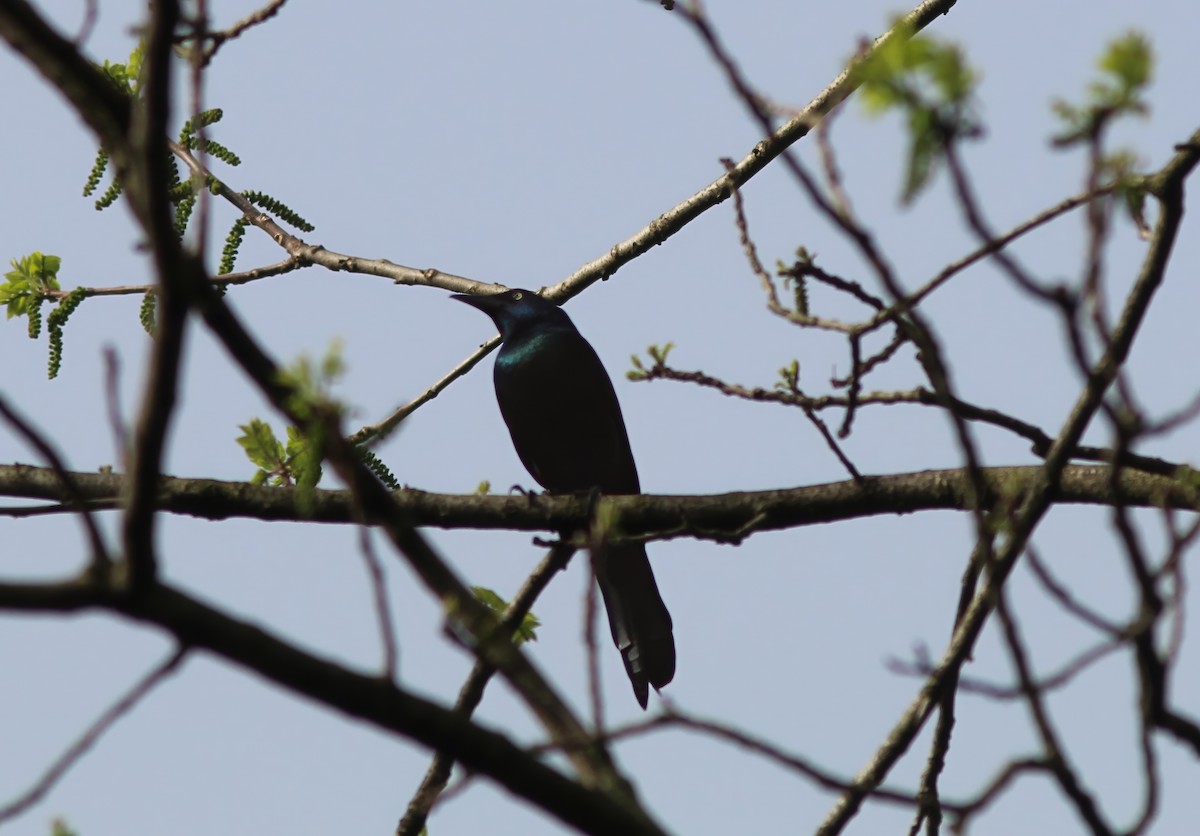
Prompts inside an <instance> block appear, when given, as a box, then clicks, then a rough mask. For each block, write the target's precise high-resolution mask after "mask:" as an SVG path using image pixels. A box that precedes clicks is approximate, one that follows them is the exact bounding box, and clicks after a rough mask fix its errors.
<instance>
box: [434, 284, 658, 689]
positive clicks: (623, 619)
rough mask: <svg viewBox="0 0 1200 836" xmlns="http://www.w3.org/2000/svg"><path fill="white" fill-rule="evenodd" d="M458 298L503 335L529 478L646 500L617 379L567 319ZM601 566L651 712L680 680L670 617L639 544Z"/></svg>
mask: <svg viewBox="0 0 1200 836" xmlns="http://www.w3.org/2000/svg"><path fill="white" fill-rule="evenodd" d="M452 298H454V299H458V300H460V301H462V302H466V303H467V304H468V305H472V306H474V307H476V308H479V310H481V311H483V312H484V313H486V314H487V315H488V316H490V317H491V318H492V321H493V322H495V323H496V328H497V329H499V331H500V338H501V340H502V341H503V345H501V347H500V352H499V354H497V355H496V367H495V382H496V400H498V401H499V402H500V414H501V415H502V416H503V417H504V423H505V424H507V425H508V431H509V433H510V434H511V435H512V440H513V446H514V447H516V448H517V455H518V456H519V457H520V459H521V462H522V464H524V465H525V469H526V470H528V471H529V473H530V475H531V476H533V478H534V479H536V480H537V481H538V483H539V484H540V485H541V486H542V487H544V488H545V489H546V490H548V491H550V492H551V493H588V492H590V491H593V490H598V491H600V492H602V493H607V494H633V493H639V492H640V491H641V487H640V486H639V484H638V475H637V467H636V466H635V465H634V463H633V453H632V452H631V451H630V449H629V436H628V434H627V433H626V432H625V421H624V419H623V418H622V417H621V407H620V405H619V404H618V403H617V395H616V392H614V391H613V385H612V381H611V380H609V377H608V373H607V372H605V371H604V366H603V365H602V364H601V363H600V358H599V357H597V356H596V352H595V350H594V349H593V348H592V347H591V345H589V344H588V341H587V340H585V339H584V338H583V336H582V335H580V333H579V331H577V330H576V329H575V326H574V324H572V322H571V320H570V319H569V318H568V317H567V314H566V312H565V311H563V310H562V308H560V307H558V305H555V304H554V303H553V302H551V301H549V300H547V299H543V298H542V297H540V296H538V295H537V294H536V293H533V292H531V291H528V290H507V291H504V292H503V293H497V294H493V295H488V296H465V295H460V294H456V295H455V296H453V297H452ZM595 567H596V581H597V583H599V585H600V594H601V595H602V596H603V597H604V605H605V608H606V609H607V610H608V624H609V627H610V628H611V629H612V637H613V643H614V644H616V646H617V648H618V649H619V650H620V651H621V656H622V658H623V659H624V660H625V670H626V672H627V673H628V674H629V680H630V682H632V683H633V693H634V695H635V696H636V697H637V701H638V703H639V704H640V705H641V706H642V708H645V707H646V700H647V698H648V696H649V686H650V685H653V686H654V687H655V688H656V689H658V688H662V687H663V686H664V685H666V684H667V683H668V682H670V681H671V677H673V676H674V675H675V640H674V638H673V637H672V634H671V615H670V613H668V612H667V607H666V605H665V604H664V603H663V600H662V597H661V596H660V595H659V592H658V584H656V583H655V581H654V574H653V573H652V572H651V571H650V561H649V560H647V559H646V548H645V546H643V545H642V544H641V543H621V544H611V545H609V546H607V548H604V549H601V550H600V553H599V554H597V555H596V559H595Z"/></svg>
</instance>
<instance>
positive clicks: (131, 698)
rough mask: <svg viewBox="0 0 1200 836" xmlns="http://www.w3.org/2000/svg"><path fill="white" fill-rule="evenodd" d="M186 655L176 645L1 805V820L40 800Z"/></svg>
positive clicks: (20, 812)
mask: <svg viewBox="0 0 1200 836" xmlns="http://www.w3.org/2000/svg"><path fill="white" fill-rule="evenodd" d="M186 655H187V649H186V648H184V647H179V648H177V649H176V650H175V651H174V652H173V653H172V654H171V655H170V656H169V657H168V658H167V659H166V661H164V662H162V663H161V664H159V665H158V666H157V667H155V668H154V669H153V670H151V671H150V672H149V673H148V674H146V675H145V676H144V677H142V678H141V679H140V680H138V682H137V683H136V684H134V686H133V687H132V688H130V689H129V691H128V692H126V694H125V695H124V696H123V697H121V698H120V699H119V700H117V701H116V702H115V703H113V705H112V706H111V707H110V708H109V709H108V710H107V711H105V712H104V713H103V714H101V715H100V716H99V717H97V718H96V720H95V721H94V722H93V723H92V725H90V726H89V727H88V728H87V729H86V730H85V731H84V733H83V734H82V735H80V736H79V738H78V739H77V740H76V741H75V742H74V743H72V744H71V745H70V746H68V747H67V749H66V751H64V752H63V753H62V754H61V755H59V756H58V758H57V759H56V760H55V761H54V763H52V764H51V765H50V767H49V768H48V769H47V770H46V771H45V772H44V773H42V776H41V777H40V778H38V780H37V781H35V782H34V784H33V786H31V787H30V788H29V789H27V790H26V791H25V792H23V793H21V794H20V795H19V796H17V798H15V799H14V800H12V801H10V802H9V803H8V804H6V805H4V806H3V807H0V824H2V823H4V822H6V821H10V820H11V819H15V818H16V817H17V816H19V815H21V814H22V813H24V812H25V811H26V810H28V809H29V808H30V807H32V806H33V805H34V804H37V803H38V802H39V801H41V800H42V799H43V798H44V797H45V796H46V794H47V793H48V792H50V790H52V789H53V788H54V785H55V784H57V783H58V782H59V780H61V779H62V777H63V776H64V775H66V774H67V771H68V770H70V768H71V767H72V766H74V765H75V764H76V763H78V762H79V760H80V759H81V758H82V757H83V756H84V755H86V754H87V753H88V751H89V750H90V749H91V748H92V747H93V746H95V745H96V743H97V742H98V741H99V740H100V738H101V737H103V736H104V733H105V732H107V731H108V730H109V729H110V728H112V727H113V725H114V724H116V722H117V721H118V720H120V719H121V718H122V717H124V716H125V715H126V714H128V713H129V712H130V710H131V709H133V707H134V706H136V705H137V704H138V703H139V702H141V701H142V700H143V699H144V698H145V697H146V695H147V694H149V693H150V691H151V690H153V689H154V686H156V685H158V684H159V683H160V682H162V681H163V680H164V679H166V678H167V677H168V676H170V675H171V674H172V673H174V671H175V669H176V668H177V667H179V664H180V663H181V662H182V661H183V659H184V657H185V656H186Z"/></svg>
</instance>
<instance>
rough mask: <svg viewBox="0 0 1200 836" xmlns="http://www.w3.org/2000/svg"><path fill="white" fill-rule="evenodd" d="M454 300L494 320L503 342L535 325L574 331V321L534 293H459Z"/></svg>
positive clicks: (512, 291)
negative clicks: (464, 303) (479, 294)
mask: <svg viewBox="0 0 1200 836" xmlns="http://www.w3.org/2000/svg"><path fill="white" fill-rule="evenodd" d="M450 298H451V299H457V300H458V301H460V302H466V303H467V304H468V305H470V306H471V307H473V308H479V310H481V311H483V312H484V313H485V314H487V315H488V316H490V317H491V318H492V322H494V323H496V328H497V329H498V330H499V331H500V338H501V339H503V340H507V339H509V338H511V337H513V336H516V335H517V334H519V333H520V332H521V331H523V330H524V329H526V328H529V327H531V326H535V325H540V326H550V327H553V326H564V325H565V326H566V327H568V328H570V327H572V326H571V320H570V319H569V318H568V317H567V314H566V312H565V311H563V309H562V308H560V307H559V306H558V305H556V304H554V303H553V302H551V301H550V300H549V299H543V298H542V297H541V296H538V295H537V294H536V293H534V292H533V291H532V290H524V289H522V288H513V289H512V290H505V291H503V292H502V293H491V294H488V295H486V296H471V295H467V294H464V293H456V294H454V295H453V296H451V297H450Z"/></svg>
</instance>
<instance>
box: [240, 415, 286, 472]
mask: <svg viewBox="0 0 1200 836" xmlns="http://www.w3.org/2000/svg"><path fill="white" fill-rule="evenodd" d="M238 429H240V430H241V431H242V434H241V435H240V436H238V439H237V443H238V444H240V445H241V447H242V449H244V450H245V451H246V457H247V458H248V459H250V461H251V463H252V464H254V465H255V466H256V467H258V468H259V469H260V470H262V471H263V472H264V474H265V476H270V475H271V474H274V473H279V472H280V471H281V470H282V468H283V466H284V464H285V461H284V451H283V445H282V444H281V443H280V442H279V439H277V438H276V437H275V431H274V430H272V429H271V425H270V424H268V423H267V422H266V421H263V420H261V419H259V418H252V419H250V422H249V423H247V424H242V425H241V426H240V427H239V428H238ZM265 476H264V478H265Z"/></svg>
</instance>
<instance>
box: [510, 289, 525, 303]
mask: <svg viewBox="0 0 1200 836" xmlns="http://www.w3.org/2000/svg"><path fill="white" fill-rule="evenodd" d="M524 295H525V294H524V293H522V292H521V291H519V290H514V291H513V294H512V300H513V301H514V302H520V301H521V297H522V296H524Z"/></svg>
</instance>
